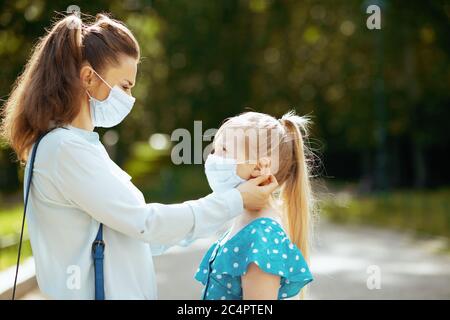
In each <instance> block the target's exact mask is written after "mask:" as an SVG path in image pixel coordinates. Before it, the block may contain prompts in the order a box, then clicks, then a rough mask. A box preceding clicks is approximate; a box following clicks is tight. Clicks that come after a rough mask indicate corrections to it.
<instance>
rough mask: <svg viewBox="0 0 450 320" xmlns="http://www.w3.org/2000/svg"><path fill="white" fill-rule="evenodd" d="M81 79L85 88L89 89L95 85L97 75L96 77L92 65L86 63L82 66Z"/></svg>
mask: <svg viewBox="0 0 450 320" xmlns="http://www.w3.org/2000/svg"><path fill="white" fill-rule="evenodd" d="M80 80H81V85H82V86H83V88H85V89H89V88H91V87H92V86H93V85H95V82H96V77H95V74H94V71H93V70H92V67H91V66H89V65H84V66H82V67H81V70H80Z"/></svg>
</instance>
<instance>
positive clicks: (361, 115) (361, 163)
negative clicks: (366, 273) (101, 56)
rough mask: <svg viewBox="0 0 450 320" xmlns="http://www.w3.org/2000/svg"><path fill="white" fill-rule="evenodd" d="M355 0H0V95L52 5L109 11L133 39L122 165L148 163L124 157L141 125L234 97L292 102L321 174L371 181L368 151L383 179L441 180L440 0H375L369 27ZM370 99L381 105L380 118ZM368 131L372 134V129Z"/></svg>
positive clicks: (6, 153) (13, 172)
mask: <svg viewBox="0 0 450 320" xmlns="http://www.w3.org/2000/svg"><path fill="white" fill-rule="evenodd" d="M369 2H370V1H369ZM369 2H366V1H344V0H340V1H333V2H331V1H326V0H318V1H312V0H307V1H297V0H279V1H276V0H226V1H225V0H221V1H207V0H199V1H189V0H153V1H149V0H147V1H145V0H141V1H139V0H120V1H119V0H112V1H106V0H100V1H60V0H52V1H44V0H18V1H0V58H1V59H0V97H2V98H6V97H7V96H8V94H9V92H10V89H11V86H12V84H13V82H14V80H15V79H16V77H17V76H18V74H19V73H20V72H21V70H22V68H23V66H24V64H25V62H26V59H27V57H28V55H29V52H30V49H31V48H32V46H33V45H34V44H35V43H36V41H37V40H38V38H39V37H40V36H42V34H43V33H44V28H48V27H49V26H50V23H51V21H52V19H55V18H57V17H58V16H59V15H58V14H56V13H55V12H63V11H65V10H66V8H67V7H68V6H69V5H73V4H76V5H78V6H79V7H80V8H81V11H82V12H83V13H84V14H90V15H95V14H96V13H98V12H104V11H106V12H112V13H113V16H114V17H115V18H117V19H120V20H123V21H124V22H125V23H126V24H127V25H128V26H129V27H130V28H131V29H132V31H133V32H134V33H135V35H136V37H137V39H138V40H139V42H140V45H141V47H142V62H141V64H140V70H139V75H138V81H137V86H136V88H135V89H134V91H133V94H134V95H135V96H136V98H137V103H136V106H135V108H134V110H133V112H132V113H131V115H130V116H129V117H128V118H127V119H126V121H124V122H123V124H121V125H120V126H118V127H117V131H118V134H119V137H120V138H119V140H118V142H117V144H116V145H115V146H114V148H115V150H114V155H115V157H114V158H115V160H116V161H117V162H118V163H119V165H122V166H124V165H125V164H127V163H128V166H127V168H128V169H129V170H130V171H131V172H134V171H133V170H136V174H140V173H144V172H143V171H146V170H154V171H153V173H155V172H156V171H158V170H159V169H158V168H156V167H153V168H148V169H146V168H144V167H145V165H143V164H142V163H141V164H139V163H138V162H136V158H133V157H134V151H133V149H132V148H133V143H132V142H136V141H147V139H148V137H149V136H150V134H152V133H154V132H162V133H168V134H170V133H171V132H172V131H173V130H174V129H176V128H187V129H188V130H192V127H193V121H194V120H202V121H203V128H204V129H207V128H211V127H215V128H217V127H218V126H219V125H220V123H221V122H222V121H223V120H224V119H225V118H226V117H228V116H232V115H235V114H237V113H239V112H242V111H243V110H244V108H246V107H250V108H253V109H254V110H257V111H262V112H267V113H270V114H272V115H275V116H281V115H282V114H283V113H284V112H286V111H288V110H289V109H291V108H295V109H296V110H297V112H298V113H300V114H311V115H312V116H313V119H314V122H315V126H314V128H313V132H312V134H313V136H314V139H313V140H312V141H311V146H312V148H314V149H317V150H319V151H320V153H322V154H323V156H322V158H323V162H324V167H325V168H326V171H323V172H322V174H323V175H325V176H327V177H331V178H337V179H345V180H357V179H361V181H363V184H362V187H366V188H367V189H368V190H369V191H370V190H373V189H374V188H375V187H376V185H374V182H373V180H374V179H373V177H374V175H375V171H376V170H379V169H377V168H376V164H375V161H374V159H375V158H376V157H375V156H376V154H377V153H379V152H380V150H381V151H382V152H384V153H385V154H387V160H386V161H387V166H386V170H385V171H383V172H382V173H383V174H384V175H385V176H386V177H387V178H388V182H389V185H390V186H392V187H410V186H416V187H427V186H436V185H442V184H447V183H448V181H449V178H450V168H449V166H448V155H449V151H448V142H449V141H448V140H449V135H448V128H447V122H448V119H449V117H450V108H449V104H450V90H449V85H450V68H449V46H450V43H449V41H448V31H450V30H449V17H450V4H449V3H448V2H446V1H443V0H442V1H439V0H436V1H430V2H427V3H426V4H425V3H422V2H418V1H417V2H416V1H413V2H408V3H407V4H406V3H405V2H404V1H400V0H395V1H394V0H392V1H387V0H385V1H377V3H378V4H379V5H380V6H381V8H382V30H381V31H377V30H368V29H367V28H366V19H367V17H368V15H367V14H366V7H367V6H368V5H369V4H372V3H369ZM379 52H381V55H380V54H377V53H379ZM377 83H378V84H380V85H382V90H381V91H380V90H379V89H380V88H378V89H377V90H376V84H377ZM380 95H382V97H380ZM381 98H382V99H381ZM377 99H378V101H382V102H381V103H379V104H376V102H375V101H377ZM377 108H382V109H383V110H384V111H385V113H386V117H385V119H382V121H381V122H380V119H379V118H378V117H377ZM378 111H379V110H378ZM381 129H383V130H385V131H386V139H385V143H383V144H380V142H379V141H378V140H377V132H379V130H381ZM100 133H101V134H103V131H102V130H100ZM319 141H320V143H319ZM12 158H13V157H12V153H11V150H10V149H3V150H2V152H1V153H0V168H1V171H0V190H3V191H16V190H18V187H19V180H20V179H19V178H18V166H17V163H14V162H12V161H11V159H12ZM166 160H167V158H166ZM133 161H134V163H133ZM130 162H131V164H130ZM183 167H184V168H185V169H186V170H190V171H192V172H199V170H198V169H196V168H186V167H188V166H183ZM189 167H195V166H189ZM142 170H143V171H142ZM155 170H156V171H155ZM161 170H163V171H162V172H159V174H157V176H159V177H160V179H162V177H163V176H164V177H166V178H164V179H166V180H165V181H169V182H168V183H171V182H170V181H176V180H177V178H175V175H176V174H181V172H182V171H183V170H178V169H175V168H174V166H172V165H169V166H166V167H163V168H161ZM164 172H165V173H164ZM133 177H134V176H133ZM170 177H172V178H170ZM136 178H138V177H136ZM183 179H184V178H180V181H182V180H183ZM141 182H142V181H141ZM141 182H140V183H141ZM159 183H161V181H159ZM139 186H141V184H139ZM142 187H144V188H145V187H146V185H145V183H143V184H142ZM171 187H174V186H173V185H172V186H170V185H169V186H168V187H167V188H169V189H170V188H171ZM185 191H186V192H189V188H188V189H187V190H185ZM185 199H186V198H185Z"/></svg>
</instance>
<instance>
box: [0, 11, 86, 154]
mask: <svg viewBox="0 0 450 320" xmlns="http://www.w3.org/2000/svg"><path fill="white" fill-rule="evenodd" d="M82 27H83V25H82V22H81V20H80V18H78V17H77V16H75V15H70V16H67V17H65V18H64V19H62V20H60V21H58V22H57V23H56V24H55V25H54V26H53V28H52V29H51V30H50V31H49V32H48V33H47V35H45V36H44V37H43V38H41V39H40V41H39V42H38V43H37V45H36V46H35V47H34V49H33V52H32V54H31V57H30V59H29V60H28V63H27V64H26V66H25V69H24V71H23V73H22V74H21V75H20V76H19V78H18V79H17V81H16V83H15V85H14V87H13V90H12V92H11V95H10V97H9V99H8V100H7V101H6V103H5V105H4V110H3V122H2V128H1V129H2V135H3V137H5V138H6V140H7V142H8V143H9V144H10V145H11V146H12V148H13V149H14V150H15V151H16V153H17V155H18V158H19V160H21V161H25V160H26V158H27V155H28V152H29V149H30V147H31V145H32V144H33V143H34V141H35V140H36V139H37V137H38V136H39V135H40V134H42V133H44V132H45V131H47V130H48V129H49V127H50V126H51V125H52V124H54V125H58V124H61V122H62V121H64V120H67V119H73V118H74V117H75V116H76V115H77V114H78V111H79V110H78V109H77V108H76V106H79V103H77V101H79V98H80V97H79V93H80V92H81V91H80V78H79V70H80V66H81V62H82V51H81V41H82Z"/></svg>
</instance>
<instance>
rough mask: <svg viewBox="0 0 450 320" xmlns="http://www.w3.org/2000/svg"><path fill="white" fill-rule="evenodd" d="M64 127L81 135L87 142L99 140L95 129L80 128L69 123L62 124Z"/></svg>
mask: <svg viewBox="0 0 450 320" xmlns="http://www.w3.org/2000/svg"><path fill="white" fill-rule="evenodd" d="M64 128H66V129H69V130H70V131H71V132H73V133H75V134H76V135H78V136H80V137H82V138H83V139H85V140H87V141H88V142H92V143H96V142H99V141H100V138H99V135H98V133H97V132H95V131H89V130H84V129H80V128H77V127H74V126H72V125H70V124H68V125H66V126H64Z"/></svg>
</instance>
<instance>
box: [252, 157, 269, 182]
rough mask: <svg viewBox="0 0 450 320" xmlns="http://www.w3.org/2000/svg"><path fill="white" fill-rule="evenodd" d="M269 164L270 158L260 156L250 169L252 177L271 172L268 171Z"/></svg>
mask: <svg viewBox="0 0 450 320" xmlns="http://www.w3.org/2000/svg"><path fill="white" fill-rule="evenodd" d="M270 165H271V160H270V158H269V157H262V158H260V159H259V160H258V163H257V164H256V166H255V168H254V169H253V171H252V176H253V177H258V176H260V175H264V174H266V175H268V174H271V172H270Z"/></svg>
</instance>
